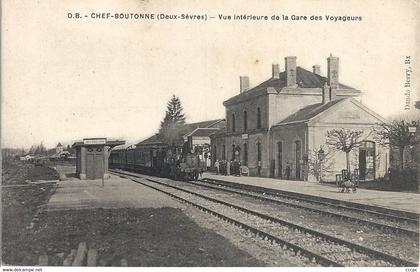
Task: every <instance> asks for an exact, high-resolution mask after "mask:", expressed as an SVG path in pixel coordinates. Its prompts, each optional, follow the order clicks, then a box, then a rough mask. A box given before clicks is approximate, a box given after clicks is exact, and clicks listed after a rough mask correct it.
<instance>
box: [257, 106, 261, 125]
mask: <svg viewBox="0 0 420 272" xmlns="http://www.w3.org/2000/svg"><path fill="white" fill-rule="evenodd" d="M257 128H261V109H260V108H257Z"/></svg>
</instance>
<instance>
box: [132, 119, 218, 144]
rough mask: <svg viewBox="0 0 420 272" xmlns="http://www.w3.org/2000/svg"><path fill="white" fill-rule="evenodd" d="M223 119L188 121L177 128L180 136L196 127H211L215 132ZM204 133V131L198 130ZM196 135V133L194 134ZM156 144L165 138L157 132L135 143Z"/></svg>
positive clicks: (194, 129) (196, 128)
mask: <svg viewBox="0 0 420 272" xmlns="http://www.w3.org/2000/svg"><path fill="white" fill-rule="evenodd" d="M224 120H225V119H215V120H209V121H202V122H197V123H189V124H184V125H182V126H181V127H180V128H179V134H180V136H186V135H189V134H191V133H192V132H194V131H196V130H198V129H204V128H206V129H212V132H215V131H217V130H218V124H219V123H220V122H223V121H224ZM199 133H203V134H205V132H199ZM194 136H197V135H194ZM197 137H203V136H197ZM158 144H165V140H164V139H163V137H162V136H161V135H159V134H158V133H156V134H154V135H152V136H151V137H149V138H147V139H145V140H143V141H141V142H139V143H137V144H136V145H158Z"/></svg>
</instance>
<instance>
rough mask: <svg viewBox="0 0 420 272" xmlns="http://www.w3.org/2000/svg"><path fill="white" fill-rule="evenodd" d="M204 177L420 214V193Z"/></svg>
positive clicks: (245, 177) (259, 179) (243, 177)
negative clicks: (352, 190) (342, 191)
mask: <svg viewBox="0 0 420 272" xmlns="http://www.w3.org/2000/svg"><path fill="white" fill-rule="evenodd" d="M203 178H212V179H217V180H222V181H227V182H234V183H240V184H245V185H250V186H258V187H263V188H269V189H273V190H280V191H287V192H291V193H297V194H302V195H307V196H308V197H319V198H327V199H331V200H333V201H340V202H345V203H346V202H348V203H354V204H355V205H359V204H360V205H368V206H372V207H378V208H379V209H388V210H390V211H395V212H396V213H399V212H401V214H402V213H415V214H419V213H420V208H419V206H420V205H419V204H420V194H416V193H404V192H388V191H377V190H367V189H360V188H359V189H357V192H356V193H341V192H339V191H338V189H337V187H336V186H332V185H330V184H322V183H315V182H307V181H294V180H281V179H273V178H264V177H247V176H241V177H237V176H223V175H216V174H212V173H204V174H203Z"/></svg>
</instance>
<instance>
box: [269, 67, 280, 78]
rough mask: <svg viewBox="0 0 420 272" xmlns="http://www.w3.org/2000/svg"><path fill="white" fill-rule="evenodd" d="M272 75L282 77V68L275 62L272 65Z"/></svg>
mask: <svg viewBox="0 0 420 272" xmlns="http://www.w3.org/2000/svg"><path fill="white" fill-rule="evenodd" d="M271 72H272V77H273V78H276V79H279V78H280V68H279V65H278V64H273V65H272V67H271Z"/></svg>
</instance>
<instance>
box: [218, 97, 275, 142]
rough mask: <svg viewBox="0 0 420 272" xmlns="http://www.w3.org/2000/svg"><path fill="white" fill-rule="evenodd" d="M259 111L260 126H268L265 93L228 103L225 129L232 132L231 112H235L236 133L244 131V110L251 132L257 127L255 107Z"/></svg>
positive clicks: (248, 130)
mask: <svg viewBox="0 0 420 272" xmlns="http://www.w3.org/2000/svg"><path fill="white" fill-rule="evenodd" d="M258 107H259V108H260V111H261V128H267V127H268V96H267V95H266V94H264V95H260V96H257V97H254V98H253V99H250V100H246V101H243V102H238V103H235V104H230V105H228V106H226V121H227V131H228V133H232V114H233V113H234V114H235V119H236V121H235V128H236V130H235V131H236V132H235V133H236V134H241V133H245V131H244V111H247V116H248V118H247V119H248V129H247V132H252V131H254V130H256V129H257V108H258Z"/></svg>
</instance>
